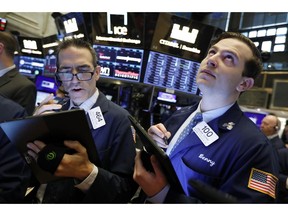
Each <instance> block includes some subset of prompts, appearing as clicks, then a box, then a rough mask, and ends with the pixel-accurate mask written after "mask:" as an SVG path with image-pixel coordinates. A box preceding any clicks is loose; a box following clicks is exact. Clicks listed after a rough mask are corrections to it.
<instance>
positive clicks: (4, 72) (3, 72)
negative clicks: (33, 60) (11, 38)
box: [0, 64, 16, 77]
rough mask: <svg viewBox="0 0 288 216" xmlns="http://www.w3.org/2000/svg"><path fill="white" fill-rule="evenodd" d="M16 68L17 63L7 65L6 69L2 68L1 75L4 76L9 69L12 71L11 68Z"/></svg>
mask: <svg viewBox="0 0 288 216" xmlns="http://www.w3.org/2000/svg"><path fill="white" fill-rule="evenodd" d="M14 68H16V65H15V64H13V65H12V66H10V67H7V68H4V69H2V70H0V77H2V76H4V75H5V74H6V73H7V72H8V71H10V70H12V69H14Z"/></svg>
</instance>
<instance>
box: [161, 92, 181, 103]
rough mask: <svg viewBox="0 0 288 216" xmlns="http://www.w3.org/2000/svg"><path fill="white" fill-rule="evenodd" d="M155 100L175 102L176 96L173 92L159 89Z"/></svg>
mask: <svg viewBox="0 0 288 216" xmlns="http://www.w3.org/2000/svg"><path fill="white" fill-rule="evenodd" d="M157 100H158V101H161V102H168V103H176V102H177V97H176V95H175V94H171V93H167V92H162V91H159V92H158V96H157Z"/></svg>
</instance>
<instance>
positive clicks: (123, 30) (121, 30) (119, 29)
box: [107, 12, 128, 35]
mask: <svg viewBox="0 0 288 216" xmlns="http://www.w3.org/2000/svg"><path fill="white" fill-rule="evenodd" d="M113 15H117V16H123V18H124V19H123V25H113V23H112V20H111V16H113ZM127 25H128V15H127V13H117V14H116V13H109V12H107V32H108V34H114V35H127V32H128V29H127ZM112 26H113V28H112Z"/></svg>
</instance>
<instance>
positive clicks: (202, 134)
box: [193, 121, 219, 146]
mask: <svg viewBox="0 0 288 216" xmlns="http://www.w3.org/2000/svg"><path fill="white" fill-rule="evenodd" d="M193 131H194V132H195V134H196V135H197V136H198V138H199V139H200V140H201V141H202V143H203V144H204V145H205V146H209V145H210V144H212V143H213V142H215V141H216V140H217V139H219V136H218V135H217V134H216V133H215V132H214V131H213V130H212V128H211V127H210V126H209V125H208V124H207V123H206V122H204V121H202V122H200V123H199V124H197V125H196V126H195V127H194V128H193Z"/></svg>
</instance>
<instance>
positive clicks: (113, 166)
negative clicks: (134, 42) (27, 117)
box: [27, 39, 137, 203]
mask: <svg viewBox="0 0 288 216" xmlns="http://www.w3.org/2000/svg"><path fill="white" fill-rule="evenodd" d="M56 77H57V79H58V81H60V82H61V83H62V85H63V88H64V90H65V91H66V92H67V94H68V96H69V101H68V102H67V103H66V104H64V105H63V107H62V105H60V104H55V103H53V96H50V97H47V98H46V99H44V100H43V101H42V102H41V104H40V106H39V107H38V108H37V109H36V111H35V115H39V114H43V113H45V112H47V111H50V112H51V110H55V109H56V110H57V109H60V108H62V109H63V110H68V109H71V108H72V107H78V108H80V109H84V110H85V111H86V112H87V118H88V121H89V122H90V123H91V133H92V136H93V138H94V140H95V146H96V149H97V152H98V154H99V158H100V164H93V163H92V162H91V160H89V158H88V155H87V152H86V149H85V147H84V146H82V145H81V143H79V142H78V141H77V140H72V141H71V140H70V141H69V140H67V141H65V142H64V144H65V146H66V147H68V148H71V149H73V150H74V151H75V153H74V154H64V156H63V157H61V158H60V159H61V160H59V161H54V162H53V163H59V165H58V166H56V169H54V170H49V168H51V167H52V164H49V163H47V165H45V164H44V166H43V165H42V166H41V168H43V169H46V170H47V171H49V172H51V173H53V174H54V175H55V176H59V177H68V179H67V180H63V181H57V182H51V183H48V184H47V185H41V186H40V188H39V189H38V190H37V193H36V195H35V196H36V197H37V198H38V199H36V200H37V201H35V202H42V203H127V202H129V200H130V199H131V197H132V196H133V194H134V193H135V191H136V189H137V184H136V183H135V182H134V181H133V168H134V158H135V155H136V149H135V143H134V139H133V134H132V130H131V124H130V121H129V119H128V115H129V113H128V111H127V110H125V109H123V108H122V107H120V106H118V105H117V104H115V103H113V102H112V101H109V100H108V99H107V98H106V97H105V95H104V94H103V93H101V92H100V91H99V89H98V88H97V87H96V82H97V81H98V79H99V77H100V66H99V65H97V55H96V53H95V50H94V49H93V47H92V46H91V44H89V43H88V42H86V41H84V40H81V39H71V40H65V41H63V42H62V43H61V44H60V45H59V47H58V52H57V72H56ZM55 124H57V123H55ZM75 127H78V125H77V122H75ZM79 130H81V128H79ZM27 146H28V148H29V149H30V150H29V151H28V153H29V154H30V155H31V156H32V157H34V158H35V159H36V160H37V162H38V160H39V158H38V157H39V156H40V157H41V155H43V154H40V153H41V152H42V153H43V151H44V152H47V154H49V151H46V150H45V147H47V146H46V143H44V142H42V141H41V140H35V141H33V142H31V143H28V144H27ZM46 149H47V148H46ZM44 156H45V154H44ZM42 159H43V158H42ZM94 159H95V158H94ZM45 166H46V167H45ZM53 167H55V164H54V165H53ZM42 186H46V189H45V187H42ZM41 189H42V190H41Z"/></svg>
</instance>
